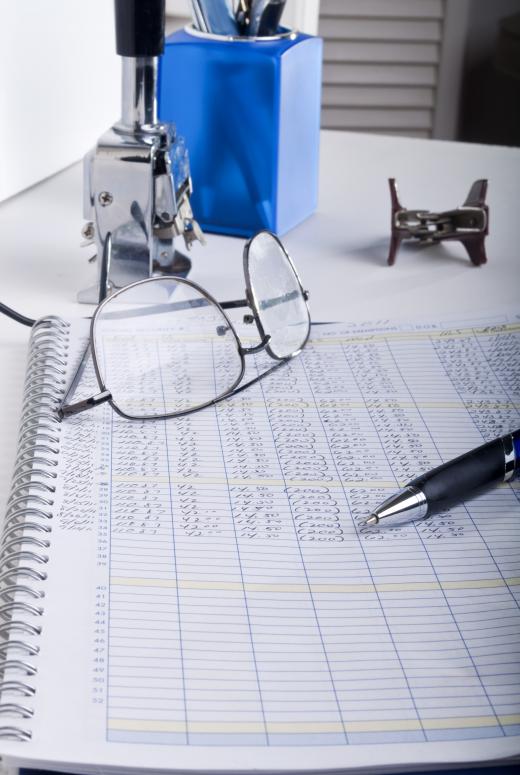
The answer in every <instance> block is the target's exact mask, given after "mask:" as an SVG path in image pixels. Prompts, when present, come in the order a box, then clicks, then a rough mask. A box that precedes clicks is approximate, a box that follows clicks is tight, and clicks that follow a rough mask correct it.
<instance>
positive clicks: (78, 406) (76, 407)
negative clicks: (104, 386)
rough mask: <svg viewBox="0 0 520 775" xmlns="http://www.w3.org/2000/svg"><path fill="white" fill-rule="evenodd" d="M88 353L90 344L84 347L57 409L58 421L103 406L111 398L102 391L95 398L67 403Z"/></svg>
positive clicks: (77, 381)
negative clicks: (99, 405)
mask: <svg viewBox="0 0 520 775" xmlns="http://www.w3.org/2000/svg"><path fill="white" fill-rule="evenodd" d="M89 353H90V342H89V343H88V344H87V346H86V347H85V352H84V353H83V356H82V358H81V361H80V362H79V366H78V368H77V369H76V373H75V374H74V377H73V378H72V382H71V383H70V385H69V388H68V390H67V392H66V394H65V396H64V398H63V401H62V403H61V405H60V407H59V409H58V417H59V418H60V420H61V419H63V418H64V417H67V416H68V415H71V414H79V413H80V412H84V411H85V410H86V409H92V407H93V406H98V404H103V403H104V402H105V401H108V400H109V399H110V398H112V394H111V393H110V391H108V390H104V391H103V392H102V393H97V394H96V395H95V396H90V397H89V398H85V399H83V400H82V401H76V402H75V403H73V404H68V403H67V401H68V398H69V396H70V395H73V393H74V390H75V389H76V386H77V384H78V383H79V381H80V379H81V376H82V374H83V372H84V371H85V366H86V365H87V360H88V355H89Z"/></svg>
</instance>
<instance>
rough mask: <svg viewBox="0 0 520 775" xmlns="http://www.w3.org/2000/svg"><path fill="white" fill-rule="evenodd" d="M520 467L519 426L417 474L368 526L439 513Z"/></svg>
mask: <svg viewBox="0 0 520 775" xmlns="http://www.w3.org/2000/svg"><path fill="white" fill-rule="evenodd" d="M519 469H520V429H519V430H516V431H513V432H512V433H508V434H507V435H506V436H501V437H500V438H498V439H495V440H494V441H489V442H488V443H487V444H483V445H482V446H481V447H477V448H476V449H473V450H471V451H470V452H466V453H465V454H464V455H461V456H460V457H457V458H455V459H454V460H450V461H449V462H448V463H444V464H443V465H441V466H438V467H437V468H434V469H433V470H432V471H429V472H428V473H426V474H423V475H422V476H418V477H417V478H416V479H413V480H412V481H411V482H408V484H407V485H405V487H404V488H403V489H402V490H399V492H397V493H395V494H394V495H392V496H391V497H390V498H387V500H385V501H384V502H383V503H382V504H381V505H380V506H378V507H377V508H376V509H374V511H373V512H372V513H371V514H370V516H369V517H368V519H367V520H366V523H365V524H367V525H377V524H379V523H380V522H383V524H384V525H392V524H394V525H395V524H403V522H405V521H407V520H408V519H412V520H414V519H422V518H424V517H431V516H433V515H434V514H438V513H439V511H443V510H444V509H447V508H450V506H454V505H455V504H456V503H460V502H461V501H463V500H467V499H468V498H472V497H474V496H475V495H479V494H480V493H481V492H483V491H484V490H486V489H489V488H490V487H493V486H494V485H497V484H500V483H501V482H509V481H511V479H513V478H514V477H515V474H516V473H518V471H519Z"/></svg>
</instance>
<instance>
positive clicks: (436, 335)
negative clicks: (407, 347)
mask: <svg viewBox="0 0 520 775" xmlns="http://www.w3.org/2000/svg"><path fill="white" fill-rule="evenodd" d="M519 331H520V324H518V323H507V324H502V323H499V324H498V325H495V326H489V327H488V326H485V327H478V328H471V329H468V328H454V329H452V330H448V331H446V330H443V331H432V330H425V331H382V332H375V333H359V334H356V333H352V334H345V336H336V337H330V338H328V337H323V338H321V339H314V338H313V339H312V341H311V344H313V345H327V344H329V345H330V344H366V343H369V344H370V343H372V342H374V343H377V342H384V341H386V340H388V339H391V340H394V341H400V340H408V339H414V340H417V341H422V340H428V339H437V340H439V339H440V340H442V339H445V340H446V339H469V340H471V339H472V338H473V335H474V334H476V335H477V336H490V335H491V336H497V335H498V336H501V335H506V334H515V333H518V332H519Z"/></svg>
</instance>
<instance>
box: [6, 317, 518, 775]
mask: <svg viewBox="0 0 520 775" xmlns="http://www.w3.org/2000/svg"><path fill="white" fill-rule="evenodd" d="M128 336H129V337H131V331H129V332H128ZM85 342H86V324H85V322H82V321H78V322H74V323H72V324H70V323H68V322H64V321H61V320H59V319H56V318H48V319H45V320H43V321H40V322H39V323H38V324H37V325H36V326H35V327H34V328H33V330H32V335H31V341H30V347H29V358H28V366H27V378H26V384H25V399H24V405H23V412H22V417H21V420H20V442H19V451H18V456H17V460H16V466H15V471H14V475H13V484H12V493H11V496H10V499H9V502H8V509H7V516H6V521H5V529H4V533H3V540H2V548H1V559H2V571H1V577H0V581H1V585H2V586H1V590H0V594H1V599H2V603H1V607H0V612H1V614H2V619H1V620H0V634H1V636H2V645H1V650H2V655H1V658H2V662H1V665H0V669H1V679H0V690H1V697H0V754H1V756H2V758H3V759H4V761H5V762H6V763H7V764H9V765H18V766H27V767H33V768H41V769H54V770H61V771H63V772H75V773H89V772H100V771H103V772H105V773H106V772H109V771H112V770H113V771H114V772H118V773H124V772H129V773H130V772H135V771H137V770H145V771H146V772H148V773H152V772H157V773H170V772H171V773H180V772H219V773H232V772H250V771H253V770H254V771H259V772H300V773H302V772H323V771H329V770H336V771H339V772H349V773H353V772H356V771H360V772H361V771H370V770H377V771H381V769H383V768H384V769H388V770H392V769H400V770H404V769H408V770H413V769H420V768H432V767H433V768H435V767H446V766H448V765H462V764H466V765H469V764H476V763H482V762H487V763H490V762H497V761H499V762H503V763H507V762H513V761H515V760H516V757H518V755H519V753H520V660H519V657H520V611H519V605H520V552H519V547H520V492H519V489H518V485H515V484H513V485H510V484H508V485H504V486H501V487H499V488H497V489H496V490H494V491H492V492H488V493H487V494H485V495H483V496H481V497H480V498H478V499H476V500H474V501H471V502H468V503H465V504H461V505H460V506H459V507H457V508H454V509H452V510H451V511H449V512H446V513H445V514H442V515H440V516H438V517H437V518H433V519H429V520H425V521H423V522H420V523H416V524H409V525H405V526H402V527H398V528H392V529H381V528H375V529H368V528H366V527H365V526H364V524H363V521H364V518H365V516H366V514H367V512H369V510H370V508H371V507H372V506H374V505H375V504H376V503H378V502H379V501H381V500H382V499H383V498H384V497H385V496H386V495H387V494H389V493H390V492H392V491H393V490H395V489H396V488H397V486H398V485H399V484H400V483H403V482H406V481H407V480H408V479H410V478H412V477H413V476H414V475H415V474H417V473H418V471H419V470H427V469H428V468H431V467H434V466H435V465H437V464H439V462H441V461H443V460H447V459H450V458H451V457H454V456H455V455H457V454H460V453H462V452H463V451H464V450H466V449H469V448H472V447H474V446H477V445H478V444H480V443H482V442H483V440H486V439H489V438H493V437H496V436H498V435H500V434H502V433H505V432H507V431H511V430H512V429H513V428H516V427H518V425H519V424H520V423H519V417H520V379H519V376H518V375H519V370H520V322H519V319H518V318H510V319H505V318H503V317H500V316H497V317H495V318H491V317H490V318H488V319H485V320H477V321H462V322H461V321H443V322H437V323H434V324H428V325H420V326H419V325H417V326H414V325H410V326H395V325H391V324H389V323H386V322H384V321H383V322H379V323H374V324H365V325H358V326H347V325H339V324H334V325H327V326H319V327H315V328H314V330H313V335H312V337H311V340H310V342H309V344H308V346H307V348H306V349H305V350H304V352H303V353H302V355H301V356H299V357H298V358H297V359H295V360H294V361H293V362H292V363H291V364H290V365H289V366H287V367H284V368H283V369H279V370H278V371H277V372H276V373H274V374H273V375H271V376H270V377H268V378H267V379H265V380H263V381H261V382H259V383H258V384H257V385H255V386H253V387H252V388H250V389H248V390H246V391H244V392H243V393H241V394H240V395H238V396H235V397H234V398H233V399H231V400H228V401H226V402H223V403H222V404H220V405H218V406H215V407H211V408H207V409H205V410H204V411H202V412H199V413H197V414H194V415H188V416H186V417H183V418H179V419H170V420H166V421H164V420H161V421H153V422H140V421H139V422H135V421H134V422H132V421H127V420H124V419H122V418H120V417H119V416H117V415H116V414H115V413H114V412H113V411H112V410H111V408H110V407H109V406H108V405H104V406H102V407H98V408H96V409H93V410H91V411H88V412H85V413H83V414H80V415H77V416H75V417H71V418H68V419H66V420H64V421H63V422H61V423H59V422H58V421H57V419H56V417H55V406H56V402H57V401H59V399H60V398H61V396H62V395H63V394H64V391H65V390H66V387H67V383H68V381H69V380H70V378H71V375H72V373H73V372H74V370H75V367H76V365H77V363H78V360H79V358H80V357H81V354H82V352H83V350H84V347H85ZM262 357H264V356H262V355H255V356H254V357H252V358H251V361H252V362H251V368H252V370H253V371H254V370H255V368H261V367H262V361H261V359H262ZM209 366H210V367H211V368H217V367H219V365H218V364H209ZM121 368H122V369H124V363H122V364H121ZM93 379H94V378H93V375H92V373H91V371H90V370H89V369H88V368H87V370H86V371H85V373H84V375H83V377H82V381H81V382H80V385H79V387H78V395H77V397H78V398H81V397H83V395H89V394H91V392H95V386H94V391H92V388H93V384H92V382H93ZM81 394H82V395H81Z"/></svg>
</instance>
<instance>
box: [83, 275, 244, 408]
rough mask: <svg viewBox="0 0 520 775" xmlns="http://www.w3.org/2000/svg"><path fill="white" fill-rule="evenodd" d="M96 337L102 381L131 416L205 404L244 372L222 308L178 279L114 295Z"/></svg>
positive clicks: (102, 314)
mask: <svg viewBox="0 0 520 775" xmlns="http://www.w3.org/2000/svg"><path fill="white" fill-rule="evenodd" d="M93 336H94V350H95V353H96V360H97V364H98V370H99V373H100V376H101V379H102V381H103V383H104V384H105V385H106V386H107V388H108V389H109V390H110V392H111V393H112V400H113V402H114V404H115V405H116V406H117V408H118V409H120V410H121V411H122V412H123V413H124V414H126V415H128V416H130V417H157V416H163V415H165V414H172V413H174V412H182V411H187V410H190V409H194V408H197V407H199V406H203V405H205V404H207V403H208V402H210V401H212V400H213V399H215V398H216V397H218V396H220V395H223V394H224V393H227V392H228V391H229V390H232V389H233V388H234V387H235V385H236V384H237V383H238V381H239V380H240V378H241V376H242V358H241V356H240V354H239V349H238V347H239V343H238V341H237V338H236V335H235V333H234V332H233V330H232V329H231V328H230V327H229V325H228V322H227V320H226V318H225V316H224V315H223V313H222V312H221V310H220V309H219V307H218V306H217V305H216V304H215V303H214V302H213V301H211V299H209V298H208V297H206V296H205V295H204V294H202V293H200V292H199V291H198V290H197V289H196V288H194V287H193V286H192V285H189V284H188V283H184V282H182V281H180V280H176V279H175V278H155V279H153V280H150V281H145V282H143V283H139V284H137V285H134V286H131V287H129V288H125V289H124V290H122V291H119V292H118V293H116V294H114V296H112V297H111V298H110V299H109V300H108V301H107V302H106V303H105V304H104V305H103V307H101V308H100V310H99V311H98V314H97V317H96V320H95V323H94V334H93Z"/></svg>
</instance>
